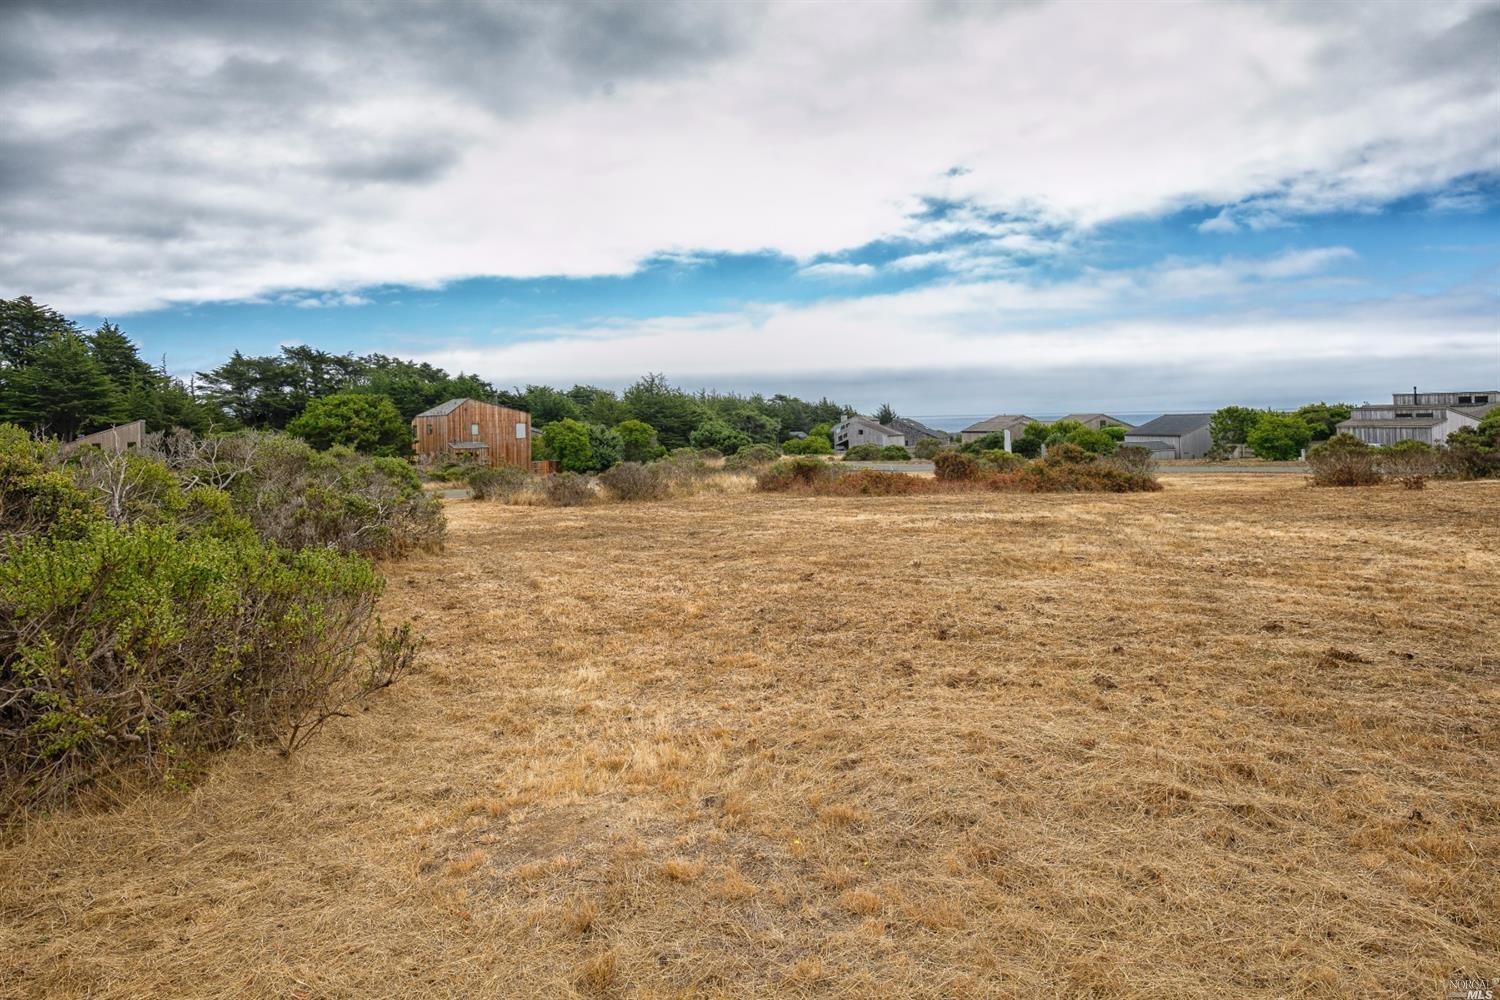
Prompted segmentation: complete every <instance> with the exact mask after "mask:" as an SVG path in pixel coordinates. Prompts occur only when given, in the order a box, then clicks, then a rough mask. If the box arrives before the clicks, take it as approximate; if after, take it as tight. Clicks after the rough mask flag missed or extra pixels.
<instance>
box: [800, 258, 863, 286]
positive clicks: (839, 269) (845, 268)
mask: <svg viewBox="0 0 1500 1000" xmlns="http://www.w3.org/2000/svg"><path fill="white" fill-rule="evenodd" d="M797 273H798V274H800V275H802V276H803V277H805V278H825V279H830V280H834V281H848V280H850V279H854V280H861V279H864V278H870V277H874V275H875V267H874V265H871V264H845V263H841V262H838V261H828V262H825V263H822V264H809V265H808V266H807V267H804V268H802V269H801V270H799V271H798V272H797Z"/></svg>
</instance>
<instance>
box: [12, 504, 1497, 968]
mask: <svg viewBox="0 0 1500 1000" xmlns="http://www.w3.org/2000/svg"><path fill="white" fill-rule="evenodd" d="M448 512H449V516H450V522H451V531H450V543H449V545H448V548H447V550H446V551H445V552H442V553H440V554H436V555H431V556H425V557H418V558H416V559H415V560H412V561H408V562H403V563H399V564H394V565H392V566H391V567H389V572H390V574H391V577H392V580H391V587H390V590H389V593H388V595H387V597H386V599H385V604H386V608H387V614H388V617H391V616H394V617H402V616H406V615H413V616H415V617H416V618H417V620H418V622H419V624H420V626H421V627H422V628H423V629H424V630H425V631H426V633H427V634H428V635H429V636H430V639H431V643H430V645H429V647H428V649H427V651H426V654H425V657H424V660H425V667H424V669H423V671H422V672H421V673H419V674H417V675H415V676H413V677H411V678H408V679H407V680H405V681H403V682H402V683H401V684H399V685H398V686H396V687H395V688H392V689H391V690H389V691H388V692H385V693H384V694H382V695H381V696H379V697H378V698H376V699H374V700H373V701H372V702H370V703H368V704H367V706H366V710H365V711H364V712H362V713H360V714H359V715H358V716H357V717H355V718H352V719H347V720H338V721H335V722H334V723H332V724H330V726H329V727H328V729H326V730H325V731H324V733H323V735H322V736H321V737H320V738H319V739H318V740H317V741H316V742H315V743H314V744H313V745H312V746H311V747H310V748H309V749H308V750H307V751H306V752H305V753H304V754H302V755H301V756H299V757H296V758H294V759H292V760H290V761H283V760H280V759H278V758H277V757H275V756H274V755H273V754H271V753H268V752H263V751H258V750H246V751H243V752H238V753H235V754H232V755H230V756H228V757H226V758H221V759H220V760H219V761H217V762H216V763H214V764H213V765H212V766H211V767H210V768H209V769H208V770H207V771H206V773H205V774H204V775H203V776H202V780H201V782H200V783H198V784H197V785H196V786H195V787H194V788H193V789H192V790H191V791H188V792H172V791H164V790H163V791H153V792H150V793H149V794H146V795H143V796H140V797H137V798H133V799H131V800H129V801H123V802H121V803H119V804H117V805H116V806H114V807H112V808H99V809H94V810H78V811H75V812H73V813H72V814H70V815H65V816H59V817H53V818H50V819H45V820H42V821H39V822H37V823H34V824H32V826H31V827H30V828H29V829H28V830H27V831H25V832H24V833H23V834H22V835H21V836H20V837H19V838H17V839H15V840H13V841H12V842H10V843H8V844H4V845H0V995H3V996H6V997H85V996H88V997H166V996H202V997H299V998H314V997H316V998H337V997H409V996H439V997H470V996H474V997H501V996H543V997H550V996H570V995H575V994H581V995H588V996H593V995H600V996H627V997H630V996H633V997H647V996H654V997H668V996H698V995H707V996H717V995H722V996H751V995H755V996H781V995H806V996H840V997H871V996H887V995H891V996H894V995H912V996H1042V995H1045V996H1056V997H1093V996H1100V997H1103V996H1127V997H1136V996H1139V997H1196V996H1213V997H1286V996H1295V997H1304V996H1306V997H1313V996H1359V997H1375V996H1418V997H1438V996H1440V995H1441V994H1442V990H1443V985H1444V982H1445V980H1446V979H1447V977H1448V976H1449V974H1451V973H1453V972H1455V971H1465V972H1469V973H1472V974H1478V975H1488V976H1490V977H1492V978H1493V977H1496V976H1500V777H1497V774H1500V683H1497V682H1500V610H1497V609H1500V601H1497V599H1496V598H1497V589H1496V581H1500V484H1497V483H1477V484H1436V485H1434V486H1432V487H1431V488H1429V489H1428V490H1426V491H1423V492H1420V493H1409V492H1404V491H1400V490H1396V489H1385V488H1379V489H1370V490H1363V491H1345V490H1314V489H1311V488H1309V487H1307V486H1306V485H1305V484H1304V482H1303V480H1302V479H1301V478H1300V477H1295V476H1287V477H1277V476H1266V477H1249V476H1246V477H1231V476H1205V475H1196V476H1191V477H1187V476H1184V477H1182V478H1180V479H1169V480H1168V488H1167V490H1166V491H1165V492H1162V493H1157V494H1133V495H1119V496H1098V495H1095V496H1078V495H1072V496H1060V495H1052V496H1018V495H978V494H976V495H963V496H935V497H907V498H890V499H876V498H864V499H818V498H806V497H786V496H767V495H755V494H740V495H723V494H721V495H705V496H699V497H693V498H686V499H681V500H674V501H670V502H666V503H660V504H648V505H638V506H626V505H611V506H602V507H597V508H589V509H547V508H538V507H505V506H500V505H492V504H479V503H473V502H467V501H455V502H450V503H449V506H448Z"/></svg>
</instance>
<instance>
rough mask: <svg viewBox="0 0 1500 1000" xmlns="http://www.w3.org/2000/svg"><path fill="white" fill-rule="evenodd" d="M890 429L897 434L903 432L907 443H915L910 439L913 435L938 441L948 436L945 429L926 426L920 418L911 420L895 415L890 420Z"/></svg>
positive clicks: (946, 438) (945, 439) (944, 439)
mask: <svg viewBox="0 0 1500 1000" xmlns="http://www.w3.org/2000/svg"><path fill="white" fill-rule="evenodd" d="M891 429H892V430H894V431H896V432H897V433H898V434H905V435H906V443H907V444H916V442H915V441H913V440H912V438H914V437H917V438H923V437H929V438H936V439H937V440H939V441H947V440H948V437H949V435H948V432H947V431H940V430H937V429H936V428H932V427H928V426H927V425H926V424H924V423H922V422H921V421H920V420H912V419H911V418H910V417H897V418H896V419H895V420H892V421H891Z"/></svg>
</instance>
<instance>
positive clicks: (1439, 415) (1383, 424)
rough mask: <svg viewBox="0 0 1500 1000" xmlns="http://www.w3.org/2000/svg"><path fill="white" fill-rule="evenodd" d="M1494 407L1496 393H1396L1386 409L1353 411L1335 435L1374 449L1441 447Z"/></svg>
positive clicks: (1380, 406) (1499, 399)
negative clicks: (1400, 444) (1414, 444)
mask: <svg viewBox="0 0 1500 1000" xmlns="http://www.w3.org/2000/svg"><path fill="white" fill-rule="evenodd" d="M1497 406H1500V390H1497V389H1480V390H1478V391H1473V390H1470V391H1466V392H1417V391H1416V390H1412V391H1411V392H1397V393H1392V394H1391V404H1390V405H1389V406H1386V405H1384V404H1375V405H1366V406H1357V407H1355V408H1354V410H1353V411H1352V412H1351V413H1350V414H1349V419H1348V420H1345V421H1344V422H1343V423H1341V424H1339V425H1338V432H1339V433H1340V434H1350V435H1353V436H1354V437H1357V438H1359V439H1360V440H1361V441H1363V442H1364V443H1365V444H1370V445H1377V446H1379V445H1387V444H1395V443H1396V442H1397V441H1421V442H1422V443H1424V444H1442V443H1443V442H1445V441H1447V440H1448V435H1449V434H1452V433H1453V432H1454V431H1456V430H1458V429H1459V428H1461V427H1476V426H1478V424H1479V421H1480V420H1482V419H1484V415H1485V414H1486V413H1488V412H1490V411H1491V410H1493V409H1495V408H1496V407H1497Z"/></svg>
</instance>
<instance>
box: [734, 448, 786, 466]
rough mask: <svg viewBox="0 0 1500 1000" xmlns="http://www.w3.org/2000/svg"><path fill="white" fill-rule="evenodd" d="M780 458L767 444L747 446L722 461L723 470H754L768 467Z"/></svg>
mask: <svg viewBox="0 0 1500 1000" xmlns="http://www.w3.org/2000/svg"><path fill="white" fill-rule="evenodd" d="M780 457H781V456H780V454H779V453H778V452H777V451H776V449H775V448H773V447H771V446H770V445H768V444H749V445H746V446H745V447H743V448H741V449H740V450H739V451H737V452H735V453H734V454H733V455H730V456H729V457H728V458H726V459H724V468H726V469H732V470H744V469H754V468H758V467H760V466H762V465H770V464H771V463H772V462H774V461H776V460H777V459H778V458H780Z"/></svg>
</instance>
